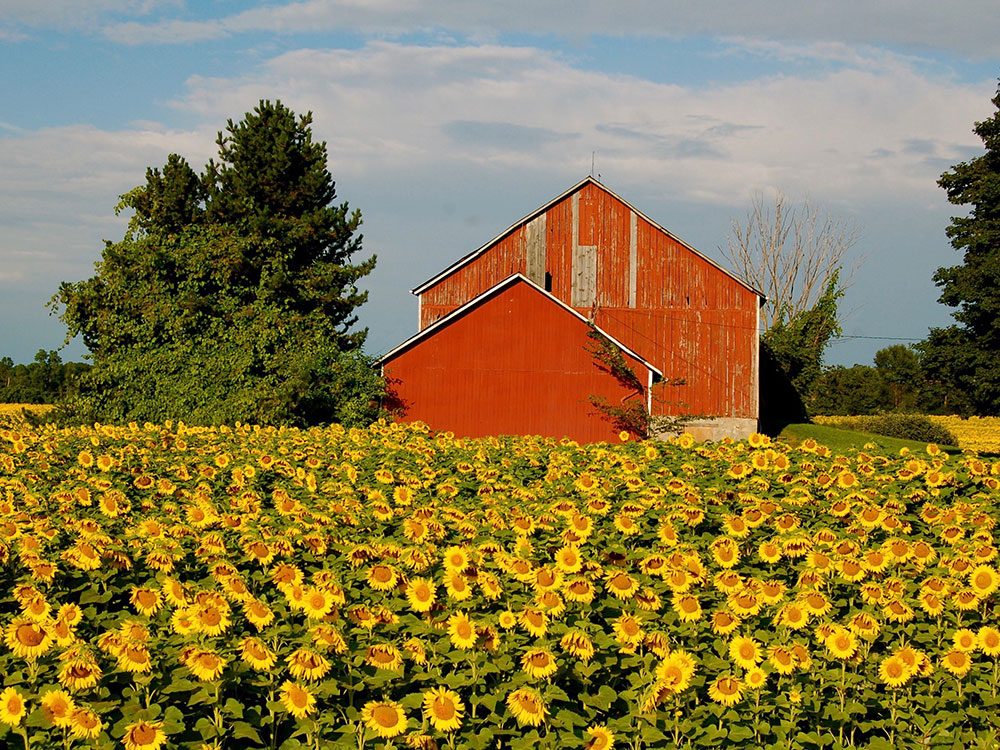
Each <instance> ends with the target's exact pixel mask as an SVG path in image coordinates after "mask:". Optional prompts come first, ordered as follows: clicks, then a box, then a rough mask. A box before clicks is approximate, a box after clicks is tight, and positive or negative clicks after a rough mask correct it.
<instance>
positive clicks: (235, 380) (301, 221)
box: [54, 101, 380, 424]
mask: <svg viewBox="0 0 1000 750" xmlns="http://www.w3.org/2000/svg"><path fill="white" fill-rule="evenodd" d="M310 125H311V119H310V117H309V116H308V115H306V116H303V117H296V116H295V114H294V113H292V112H291V111H290V110H289V109H288V108H286V107H284V106H283V105H282V104H281V103H280V102H276V103H271V102H266V101H262V102H261V103H260V104H259V105H258V107H257V108H256V109H254V111H253V112H251V113H249V114H247V115H246V117H245V118H244V119H243V120H242V121H240V122H239V123H233V122H232V121H230V122H229V123H228V126H227V128H226V131H225V132H224V133H220V134H219V139H218V145H219V154H218V160H217V161H215V160H213V161H211V162H209V164H208V166H207V167H206V169H205V171H204V173H203V174H202V175H200V176H199V175H197V174H196V173H195V172H194V171H193V170H192V169H191V168H190V167H189V166H188V164H187V162H185V161H184V159H182V158H181V157H179V156H177V155H171V156H170V157H169V159H168V160H167V163H166V165H165V166H164V167H163V170H162V171H160V170H158V169H150V170H148V171H147V173H146V183H145V184H144V185H142V186H140V187H137V188H135V189H134V190H132V191H130V192H129V193H126V194H125V195H124V196H122V201H121V204H120V205H119V208H120V209H122V208H124V209H131V210H132V211H134V215H133V217H132V219H131V221H130V223H129V228H128V231H127V232H126V234H125V237H124V238H123V239H122V240H121V241H120V242H114V243H112V242H109V243H107V244H106V247H105V249H104V252H103V255H102V259H101V261H100V263H98V264H97V273H96V274H95V275H94V276H93V277H91V278H89V279H86V280H83V281H79V282H76V283H64V284H62V285H61V287H60V289H59V292H58V294H57V295H56V297H55V298H54V303H55V304H56V305H60V304H61V305H62V306H64V310H63V312H62V318H63V320H64V321H65V323H66V324H67V327H68V333H69V336H74V335H77V334H80V335H82V337H83V340H84V343H85V344H86V346H87V347H88V348H89V349H90V351H91V357H92V359H93V364H94V366H93V368H92V370H91V371H90V373H89V374H88V377H87V379H86V380H85V383H84V386H83V388H82V392H81V395H80V397H79V401H78V403H77V404H76V405H75V408H76V410H77V412H78V413H79V416H80V417H81V418H85V419H103V420H151V421H160V420H164V419H168V418H174V419H184V420H185V421H187V422H189V423H220V422H232V421H236V420H241V421H253V422H263V423H293V424H315V423H318V422H328V421H345V422H349V423H357V422H363V421H365V420H367V419H370V418H371V416H373V408H374V407H373V404H375V403H377V400H378V396H379V393H380V384H379V382H378V379H377V378H376V376H375V374H374V372H373V370H372V369H371V367H370V362H369V361H368V360H367V358H365V357H364V356H363V355H362V353H361V346H362V344H363V343H364V339H365V334H366V331H365V330H364V329H361V330H356V329H355V328H354V326H355V324H356V322H357V317H356V315H355V314H354V313H355V310H356V308H357V307H358V306H359V305H361V304H362V303H363V302H364V301H365V298H366V293H364V292H362V291H359V290H358V288H357V282H358V281H359V280H360V279H361V278H363V277H364V276H365V275H366V274H368V273H370V272H371V270H372V269H373V268H374V265H375V258H374V256H373V257H370V258H368V259H366V260H363V261H361V262H359V263H352V262H351V259H352V257H353V256H354V255H355V254H357V253H358V252H360V250H361V236H360V234H358V232H357V230H358V227H359V226H360V224H361V215H360V213H359V212H358V211H353V212H351V211H350V210H349V208H348V206H347V204H346V203H343V204H340V205H336V204H335V203H334V201H335V199H336V190H335V187H334V182H333V178H332V176H331V175H330V173H329V171H328V170H327V167H326V146H325V144H323V143H321V142H320V143H317V142H315V141H313V139H312V132H311V128H310Z"/></svg>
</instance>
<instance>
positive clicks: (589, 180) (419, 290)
mask: <svg viewBox="0 0 1000 750" xmlns="http://www.w3.org/2000/svg"><path fill="white" fill-rule="evenodd" d="M587 184H592V185H595V186H597V187H598V188H600V189H601V190H603V191H605V192H606V193H608V194H609V195H611V196H612V197H613V198H614V199H615V200H617V201H619V202H621V203H622V204H624V205H625V206H627V207H628V208H629V209H630V210H632V211H634V212H635V214H636V215H637V216H640V217H642V218H643V219H644V220H645V221H647V222H649V224H651V225H652V226H653V227H655V228H656V229H657V230H659V231H661V232H663V233H664V234H665V235H667V236H668V237H670V238H671V239H672V240H674V241H675V242H677V243H678V244H680V245H681V246H682V247H684V248H686V249H687V250H689V251H691V252H692V253H694V254H695V255H697V256H698V257H699V258H701V259H703V260H704V261H705V262H706V263H708V264H710V265H711V266H714V267H715V268H717V269H718V270H719V271H721V272H722V273H724V274H725V275H726V276H728V277H730V278H731V279H733V280H734V281H736V282H737V283H738V284H740V285H741V286H743V287H745V288H747V289H749V290H750V291H751V292H753V293H754V294H756V295H757V296H758V297H760V298H761V303H763V301H764V300H765V299H766V295H765V294H764V293H763V292H761V291H760V290H758V289H755V288H754V287H752V286H750V285H749V284H747V283H746V282H745V281H743V280H742V279H741V278H739V277H738V276H736V275H735V274H734V273H732V272H731V271H728V270H726V269H725V268H723V267H722V266H720V265H719V264H718V263H716V262H715V261H714V260H712V259H711V258H709V257H708V256H707V255H705V254H704V253H701V252H699V251H698V250H697V249H695V248H694V247H692V246H691V245H689V244H688V243H687V242H685V241H684V240H682V239H681V238H680V237H678V236H677V235H675V234H673V233H672V232H671V231H670V230H668V229H666V228H665V227H663V226H662V225H660V224H659V223H658V222H656V221H654V220H653V219H651V218H649V216H647V215H646V214H644V213H643V212H642V211H640V210H639V209H638V208H636V207H635V206H633V205H632V204H631V203H629V202H628V201H627V200H625V199H624V198H622V197H621V196H620V195H618V194H617V193H616V192H614V191H613V190H611V188H609V187H608V186H607V185H605V184H604V183H603V182H600V181H599V180H597V179H595V178H594V177H593V176H591V175H587V176H586V177H584V178H583V179H582V180H580V181H579V182H578V183H576V184H575V185H573V187H571V188H569V189H568V190H566V191H565V192H563V193H562V194H560V195H558V196H556V197H555V198H553V199H552V200H550V201H549V202H548V203H546V204H545V205H543V206H540V207H538V208H536V209H535V210H534V211H532V212H531V213H530V214H528V215H527V216H525V217H523V218H521V219H519V220H517V221H515V222H514V223H513V224H511V225H510V226H509V227H507V228H506V229H505V230H503V231H502V232H501V233H500V234H498V235H497V236H496V237H494V238H493V239H491V240H490V241H489V242H487V243H486V244H484V245H481V246H480V247H478V248H476V249H475V250H473V251H472V252H471V253H469V254H468V255H466V256H464V257H462V258H459V259H458V260H457V261H455V262H454V263H452V264H451V265H450V266H448V267H447V268H445V269H444V270H443V271H441V272H440V273H438V274H437V275H435V276H433V277H431V278H429V279H427V281H425V282H424V283H422V284H420V285H419V286H416V287H414V288H413V289H411V290H410V293H411V294H414V295H416V296H418V297H419V296H420V295H421V294H423V293H424V292H425V291H426V290H427V289H429V288H430V287H432V286H434V285H435V284H437V283H438V282H439V281H441V280H442V279H445V278H447V277H448V276H450V275H451V274H453V273H454V272H455V271H457V270H458V269H460V268H462V266H465V265H466V264H468V263H471V262H472V261H473V260H475V259H476V258H478V257H479V256H480V255H482V254H483V253H485V252H486V251H487V250H489V249H490V248H491V247H493V246H494V245H495V244H496V243H498V242H499V241H500V240H502V239H503V238H504V237H506V236H507V235H508V234H510V233H511V232H513V231H515V230H516V229H517V228H518V227H521V226H523V225H525V224H527V223H528V222H529V221H531V220H532V219H534V218H535V217H537V216H539V215H541V214H543V213H545V212H546V211H548V210H549V209H550V208H551V207H552V206H554V205H556V204H557V203H559V202H560V201H562V200H564V199H566V198H568V197H569V196H571V195H573V193H575V192H576V191H577V190H579V189H580V188H582V187H583V186H584V185H587ZM525 280H526V281H529V280H528V279H525ZM529 283H531V282H530V281H529ZM533 286H535V285H534V284H533ZM543 291H544V290H543Z"/></svg>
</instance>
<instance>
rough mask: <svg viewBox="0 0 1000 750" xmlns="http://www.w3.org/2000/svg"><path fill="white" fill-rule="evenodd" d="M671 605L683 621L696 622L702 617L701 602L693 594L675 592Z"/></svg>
mask: <svg viewBox="0 0 1000 750" xmlns="http://www.w3.org/2000/svg"><path fill="white" fill-rule="evenodd" d="M671 606H672V607H673V610H674V612H676V613H677V617H678V618H679V619H680V621H681V622H695V621H697V620H700V619H701V614H702V610H701V602H699V601H698V597H697V596H694V595H693V594H680V593H677V594H674V595H673V598H672V599H671Z"/></svg>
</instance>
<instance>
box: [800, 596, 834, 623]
mask: <svg viewBox="0 0 1000 750" xmlns="http://www.w3.org/2000/svg"><path fill="white" fill-rule="evenodd" d="M801 603H802V606H803V607H805V609H806V610H807V611H808V612H809V614H810V615H814V616H817V617H822V616H823V615H825V614H826V613H827V612H829V611H830V610H831V609H832V608H833V605H832V604H831V603H830V600H829V599H827V598H826V597H825V596H823V594H821V593H820V592H819V591H810V592H809V593H808V594H806V595H805V596H804V597H802V600H801Z"/></svg>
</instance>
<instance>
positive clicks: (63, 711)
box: [40, 690, 76, 727]
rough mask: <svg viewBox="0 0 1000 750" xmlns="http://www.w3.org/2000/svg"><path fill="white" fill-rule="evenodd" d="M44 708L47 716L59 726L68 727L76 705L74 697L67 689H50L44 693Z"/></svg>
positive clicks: (42, 702)
mask: <svg viewBox="0 0 1000 750" xmlns="http://www.w3.org/2000/svg"><path fill="white" fill-rule="evenodd" d="M40 702H41V704H42V709H43V710H44V712H45V716H46V718H47V719H48V720H49V721H51V722H52V723H53V724H55V725H56V726H57V727H67V726H69V725H70V723H71V717H72V715H73V711H75V710H76V705H75V704H74V703H73V697H72V696H71V695H70V694H69V693H67V692H66V691H65V690H49V691H47V692H46V693H44V694H43V695H42V698H41V701H40Z"/></svg>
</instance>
